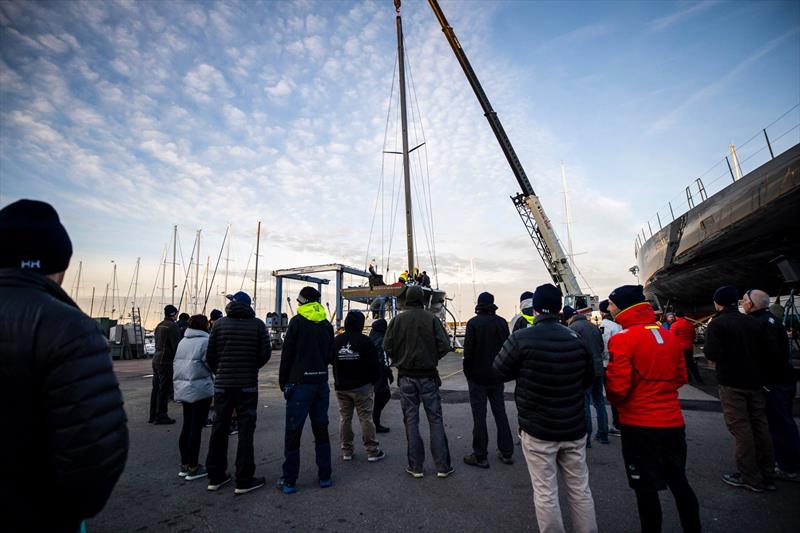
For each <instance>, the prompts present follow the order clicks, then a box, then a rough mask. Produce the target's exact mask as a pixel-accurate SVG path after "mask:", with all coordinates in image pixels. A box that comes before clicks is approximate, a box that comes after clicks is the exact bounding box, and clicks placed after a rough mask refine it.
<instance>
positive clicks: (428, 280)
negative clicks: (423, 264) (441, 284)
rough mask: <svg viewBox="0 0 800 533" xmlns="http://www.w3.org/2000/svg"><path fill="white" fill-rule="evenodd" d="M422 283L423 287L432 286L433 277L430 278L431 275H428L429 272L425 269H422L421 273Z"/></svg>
mask: <svg viewBox="0 0 800 533" xmlns="http://www.w3.org/2000/svg"><path fill="white" fill-rule="evenodd" d="M420 285H422V286H423V287H429V288H430V286H431V278H430V276H428V273H427V272H425V271H424V270H423V271H422V274H421V275H420Z"/></svg>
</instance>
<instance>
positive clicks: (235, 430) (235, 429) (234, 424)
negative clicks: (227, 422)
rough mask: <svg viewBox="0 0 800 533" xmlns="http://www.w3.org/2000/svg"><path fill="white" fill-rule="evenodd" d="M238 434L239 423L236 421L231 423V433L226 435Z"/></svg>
mask: <svg viewBox="0 0 800 533" xmlns="http://www.w3.org/2000/svg"><path fill="white" fill-rule="evenodd" d="M238 434H239V422H238V421H236V420H232V421H231V431H230V433H228V435H238Z"/></svg>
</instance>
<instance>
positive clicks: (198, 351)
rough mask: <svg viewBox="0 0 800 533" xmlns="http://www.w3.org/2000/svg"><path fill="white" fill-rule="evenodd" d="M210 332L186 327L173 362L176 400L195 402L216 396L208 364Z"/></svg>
mask: <svg viewBox="0 0 800 533" xmlns="http://www.w3.org/2000/svg"><path fill="white" fill-rule="evenodd" d="M207 349H208V332H206V331H202V330H199V329H192V328H186V332H185V333H184V334H183V338H182V339H181V342H180V343H178V351H177V352H175V361H174V362H173V373H172V384H173V389H174V391H175V401H178V402H187V403H194V402H197V401H200V400H204V399H206V398H210V397H212V396H214V379H213V378H212V375H211V369H210V368H208V365H207V364H206V351H207Z"/></svg>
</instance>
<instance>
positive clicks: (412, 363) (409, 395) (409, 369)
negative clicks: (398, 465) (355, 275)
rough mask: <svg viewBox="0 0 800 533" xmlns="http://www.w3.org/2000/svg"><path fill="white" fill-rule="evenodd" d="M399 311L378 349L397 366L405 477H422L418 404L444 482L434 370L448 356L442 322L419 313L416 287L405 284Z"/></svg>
mask: <svg viewBox="0 0 800 533" xmlns="http://www.w3.org/2000/svg"><path fill="white" fill-rule="evenodd" d="M405 307H406V309H405V310H404V311H403V312H402V313H400V314H399V315H397V316H396V317H394V318H393V319H392V321H391V322H389V328H388V330H387V331H386V336H385V337H384V339H383V349H384V350H386V354H387V355H388V356H389V359H390V360H391V361H392V364H393V365H394V366H396V367H397V384H398V386H399V387H400V403H401V405H402V406H403V422H404V423H405V426H406V437H407V438H408V467H406V472H408V474H409V475H411V476H412V477H414V478H421V477H422V476H423V472H422V465H423V463H424V461H425V447H424V445H423V444H422V437H421V436H420V434H419V406H420V404H422V406H423V407H424V409H425V414H426V415H427V417H428V425H429V426H430V434H431V453H432V454H433V461H434V462H435V463H436V475H437V477H440V478H446V477H448V476H449V475H450V474H452V473H453V465H452V462H451V461H450V448H449V446H448V444H447V434H446V433H445V431H444V420H443V418H442V399H441V397H440V396H439V386H440V385H441V384H442V381H441V379H439V373H438V372H437V370H436V367H437V365H438V363H439V359H441V358H442V357H444V356H445V355H447V354H448V352H449V351H450V341H449V339H448V338H447V333H445V331H444V326H442V322H441V321H440V320H439V319H438V318H436V317H435V316H433V315H432V314H431V313H430V312H428V311H426V310H425V309H424V305H423V292H422V288H421V287H420V286H418V285H411V286H409V287H408V288H407V289H406V303H405Z"/></svg>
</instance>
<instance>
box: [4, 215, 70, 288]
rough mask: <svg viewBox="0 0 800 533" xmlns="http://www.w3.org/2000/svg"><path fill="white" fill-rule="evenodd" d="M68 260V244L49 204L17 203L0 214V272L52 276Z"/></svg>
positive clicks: (66, 263)
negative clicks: (8, 270)
mask: <svg viewBox="0 0 800 533" xmlns="http://www.w3.org/2000/svg"><path fill="white" fill-rule="evenodd" d="M71 257H72V242H71V241H70V240H69V235H68V234H67V230H66V229H65V228H64V226H63V225H61V221H60V220H59V219H58V213H56V210H55V209H53V206H51V205H50V204H48V203H45V202H39V201H36V200H19V201H17V202H14V203H13V204H9V205H7V206H6V207H4V208H3V209H2V210H0V268H20V269H25V270H33V271H34V272H39V273H40V274H45V275H47V274H55V273H57V272H64V271H65V270H66V269H67V267H68V266H69V260H70V258H71Z"/></svg>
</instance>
